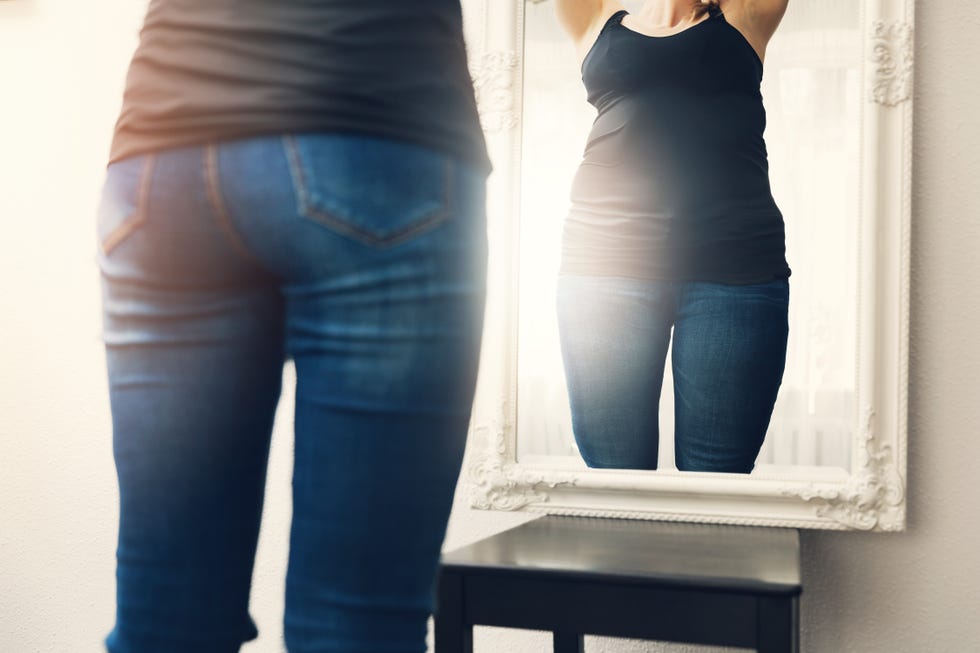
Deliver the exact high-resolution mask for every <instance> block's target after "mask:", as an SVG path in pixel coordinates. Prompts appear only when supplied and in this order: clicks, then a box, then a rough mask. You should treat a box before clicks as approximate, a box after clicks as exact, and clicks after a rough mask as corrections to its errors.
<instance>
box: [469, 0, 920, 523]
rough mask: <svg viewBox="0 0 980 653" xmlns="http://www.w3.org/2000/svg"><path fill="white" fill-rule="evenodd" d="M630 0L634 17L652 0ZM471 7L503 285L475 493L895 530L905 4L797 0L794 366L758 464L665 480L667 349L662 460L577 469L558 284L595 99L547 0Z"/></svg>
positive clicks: (776, 101) (787, 102)
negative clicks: (651, 464) (652, 464)
mask: <svg viewBox="0 0 980 653" xmlns="http://www.w3.org/2000/svg"><path fill="white" fill-rule="evenodd" d="M623 4H624V5H625V7H626V9H627V10H628V11H630V12H634V11H636V10H637V9H638V8H639V6H640V5H642V4H643V0H626V1H624V2H623ZM505 5H506V6H505ZM464 9H466V10H467V11H466V15H467V16H468V20H469V23H470V32H471V33H473V32H477V33H480V34H482V36H481V37H480V44H479V45H480V48H479V49H478V51H477V52H476V53H475V54H476V56H475V57H474V55H473V54H471V59H473V60H474V62H475V63H474V77H475V81H476V87H477V91H478V100H479V101H480V107H481V114H483V115H484V118H485V128H486V127H487V126H488V124H489V125H491V126H490V127H489V128H488V139H489V141H490V145H491V153H492V155H493V157H494V163H495V169H496V173H495V175H494V178H492V180H491V219H492V223H493V224H494V226H493V227H492V228H491V232H492V233H491V237H492V239H493V240H492V245H491V246H492V249H491V284H493V283H494V281H497V282H498V283H499V286H498V288H501V289H506V290H503V291H501V292H499V293H498V294H497V295H496V296H494V297H492V298H491V302H490V305H488V330H487V333H486V337H487V338H489V341H488V342H486V343H485V352H484V372H482V373H481V374H483V376H482V380H481V388H480V389H479V390H478V397H477V408H478V410H477V413H476V416H475V418H474V435H475V436H476V439H477V441H478V445H477V447H476V448H475V453H474V455H473V456H471V459H472V460H471V465H470V479H471V482H472V487H473V497H474V499H473V501H472V503H473V505H475V506H478V507H487V508H498V509H501V508H502V509H527V510H538V511H544V512H551V513H559V514H607V515H619V516H632V517H642V518H653V519H696V520H698V521H727V522H731V523H759V524H773V525H789V524H793V525H798V526H802V527H819V528H865V529H879V530H896V529H900V528H902V526H903V524H904V480H903V479H904V452H905V400H904V397H905V393H906V390H905V387H906V386H905V383H906V382H905V378H906V376H905V375H906V370H907V349H906V342H907V323H908V317H907V283H908V281H907V275H908V251H907V247H908V243H907V241H908V220H909V211H908V195H909V191H908V187H909V176H910V172H909V169H908V168H909V167H908V165H907V163H908V161H909V157H910V149H909V137H908V134H909V133H910V125H911V100H910V96H911V56H912V54H911V53H912V49H911V42H912V41H911V20H912V3H911V2H910V1H909V2H905V1H904V0H901V1H900V0H893V1H891V2H888V1H877V2H873V1H872V0H863V1H860V2H855V1H854V0H790V3H789V7H788V10H787V13H786V15H785V16H784V18H783V20H782V22H781V24H780V26H779V28H778V30H777V31H776V33H775V35H774V36H773V38H772V40H771V41H770V42H769V44H768V47H767V50H766V56H765V63H764V74H763V81H762V87H761V92H762V96H763V101H764V105H765V110H766V128H765V142H766V147H767V150H768V163H769V181H770V185H771V189H772V195H773V198H774V200H775V202H776V204H777V205H778V207H779V209H780V210H781V212H782V215H783V218H784V222H785V232H786V259H787V261H788V262H789V265H790V267H791V268H792V276H791V277H790V279H789V284H790V288H791V299H790V302H789V317H788V321H789V338H788V343H787V353H786V365H785V370H784V372H783V375H782V380H781V385H780V387H779V392H778V396H777V399H776V402H775V407H774V409H773V411H772V416H771V420H770V421H769V425H768V430H767V432H766V434H765V440H764V443H763V444H762V447H761V451H760V452H759V454H758V457H757V459H756V464H755V468H754V470H753V471H752V473H751V474H717V473H704V472H679V471H677V468H676V466H675V465H674V459H675V455H674V454H675V452H674V446H673V444H674V442H673V431H674V423H673V422H674V393H673V385H674V384H673V378H672V374H671V365H670V353H668V355H667V361H668V362H667V364H666V365H665V372H664V380H663V386H662V391H661V395H660V398H659V410H658V411H657V413H658V416H659V429H660V437H659V443H658V447H657V448H658V450H659V456H658V458H659V464H658V465H657V469H656V471H648V470H646V469H643V470H639V469H593V468H589V467H588V466H587V465H586V463H585V461H584V460H583V456H582V455H581V453H580V451H579V450H578V447H577V445H576V439H575V437H574V435H575V434H574V433H573V429H572V419H571V411H570V408H569V394H568V385H567V375H566V371H565V369H564V367H565V361H563V355H562V345H561V338H560V332H559V325H558V318H557V310H556V294H557V290H558V288H557V286H558V279H559V267H560V262H561V254H562V251H561V250H562V248H561V244H562V230H563V226H564V223H565V220H566V218H567V216H568V214H569V208H570V200H569V196H570V190H571V186H572V180H573V177H574V176H575V174H576V170H577V169H578V166H579V164H580V162H581V161H582V158H583V150H584V147H585V143H586V139H587V137H588V135H589V132H590V129H591V126H592V122H593V120H594V119H595V117H596V109H595V108H594V107H593V106H591V105H590V104H588V102H587V101H586V91H585V87H584V85H583V82H582V78H581V71H580V69H579V60H578V57H577V55H576V53H575V50H574V47H573V45H572V43H571V40H570V39H569V38H568V36H567V35H566V34H565V32H564V31H563V30H562V28H561V27H560V25H559V23H558V20H557V17H556V15H555V9H554V6H553V2H551V0H526V1H523V0H515V1H514V3H513V4H510V3H505V2H501V3H500V4H499V5H498V4H495V3H489V2H482V3H480V2H478V1H477V0H473V1H471V2H468V3H467V2H464ZM473 17H475V18H473ZM474 25H476V26H477V27H476V28H474ZM508 39H513V41H512V43H513V45H514V49H513V51H510V50H508V49H507V45H509V43H508ZM501 46H503V47H501ZM488 117H489V118H490V119H491V120H487V118H488ZM510 118H512V120H510ZM511 126H513V127H511ZM494 198H496V200H495V199H494ZM498 202H499V203H498ZM495 204H496V206H495ZM497 216H499V217H497ZM492 287H493V286H492ZM498 302H499V303H498ZM494 317H496V318H497V320H498V321H494ZM498 325H499V330H498ZM501 355H504V357H505V358H506V359H507V362H506V364H505V365H501V364H499V363H498V361H499V359H500V357H501ZM488 361H489V362H488ZM487 367H489V368H490V369H486V368H487ZM651 401H653V400H651ZM500 406H503V411H502V413H501V412H500ZM648 408H649V407H648ZM481 416H482V417H481Z"/></svg>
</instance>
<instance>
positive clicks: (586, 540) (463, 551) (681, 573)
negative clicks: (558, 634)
mask: <svg viewBox="0 0 980 653" xmlns="http://www.w3.org/2000/svg"><path fill="white" fill-rule="evenodd" d="M442 564H443V567H444V568H446V569H458V570H469V571H474V570H479V569H483V570H487V571H494V572H496V573H505V574H516V575H522V574H523V575H526V574H534V575H541V574H544V575H552V576H561V577H566V578H569V577H574V578H579V579H589V578H591V579H595V580H598V579H600V578H601V579H606V580H614V581H620V582H642V583H646V584H659V585H675V586H676V585H680V586H687V587H695V588H706V589H728V590H733V591H750V592H755V593H760V594H798V593H799V592H800V587H801V584H800V545H799V533H798V532H797V531H796V530H793V529H782V528H758V527H750V526H725V525H716V524H684V523H672V522H670V523H668V522H651V521H639V520H626V519H608V518H592V517H563V516H547V517H542V518H540V519H536V520H534V521H531V522H528V523H525V524H522V525H520V526H517V527H516V528H512V529H510V530H506V531H503V532H501V533H498V534H496V535H493V536H491V537H489V538H487V539H485V540H481V541H479V542H476V543H474V544H470V545H469V546H464V547H462V548H460V549H456V550H455V551H451V552H448V553H445V554H443V557H442Z"/></svg>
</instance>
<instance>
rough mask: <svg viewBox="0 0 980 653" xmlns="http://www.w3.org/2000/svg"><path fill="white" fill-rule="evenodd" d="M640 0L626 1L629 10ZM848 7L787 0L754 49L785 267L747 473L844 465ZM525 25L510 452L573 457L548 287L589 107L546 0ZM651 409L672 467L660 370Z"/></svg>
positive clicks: (852, 245) (849, 303)
mask: <svg viewBox="0 0 980 653" xmlns="http://www.w3.org/2000/svg"><path fill="white" fill-rule="evenodd" d="M642 4H643V0H633V1H631V2H624V6H625V7H626V8H627V10H630V11H631V12H633V11H635V10H637V9H639V7H640V6H641V5H642ZM860 8H861V7H860V4H859V3H855V2H854V1H853V0H793V1H792V2H790V4H789V9H788V10H787V13H786V15H785V16H784V18H783V21H782V22H781V24H780V27H779V29H778V30H777V31H776V33H775V35H774V37H773V39H772V40H771V41H770V43H769V46H768V49H767V52H766V61H765V69H764V75H763V83H762V95H763V99H764V103H765V108H766V115H767V126H766V131H765V138H766V144H767V147H768V151H769V157H768V158H769V165H770V175H769V176H770V180H771V186H772V193H773V196H774V198H775V199H776V203H777V205H778V206H779V207H780V209H781V210H782V213H783V215H784V221H785V225H786V249H787V252H786V258H787V260H788V261H789V263H790V267H791V268H792V270H793V274H792V276H791V278H790V286H791V296H792V300H791V301H790V312H789V325H790V327H789V334H790V335H789V341H788V346H787V355H786V366H785V372H784V374H783V378H782V384H781V387H780V389H779V394H778V399H777V401H776V404H775V409H774V411H773V414H772V419H771V420H770V422H769V430H768V433H767V434H766V437H765V444H764V445H763V447H762V450H761V452H760V453H759V457H758V461H757V466H756V470H755V471H756V473H763V474H764V473H765V472H766V471H767V467H769V466H771V465H782V466H827V467H837V468H847V467H848V466H849V464H850V458H851V451H850V446H851V443H852V440H853V435H854V433H853V429H854V422H855V420H854V416H855V413H856V411H855V402H856V395H855V386H854V383H855V379H856V359H855V354H856V341H855V336H856V333H855V329H854V325H855V316H856V310H857V285H856V279H857V251H856V242H857V236H858V231H857V219H856V218H857V216H858V215H859V212H860V205H859V196H858V179H859V177H860V175H859V168H858V163H859V150H860V142H861V134H860V125H861V116H860V111H861V103H860V101H859V98H860V94H861V71H862V51H861V45H862V31H861V16H860ZM524 26H525V27H524V89H525V90H524V97H523V112H522V115H523V129H522V147H521V153H522V155H521V156H522V167H521V168H522V172H521V180H520V187H521V195H520V216H521V217H520V227H519V229H520V235H519V243H520V261H519V266H520V270H521V273H520V281H519V291H518V292H519V300H518V302H519V303H518V329H519V331H518V358H517V359H518V374H517V388H518V397H517V404H518V413H517V415H518V421H517V433H518V437H517V444H518V451H517V457H518V460H519V461H522V462H523V461H528V462H546V461H549V460H551V459H557V460H555V461H554V462H557V463H559V464H560V463H563V462H568V463H572V461H573V460H581V455H580V454H579V451H578V449H577V447H576V443H575V438H574V437H573V432H572V422H571V413H570V410H569V398H568V392H567V377H566V371H565V370H564V369H563V361H562V355H561V352H560V346H559V344H560V337H559V329H558V321H557V319H556V310H555V305H556V299H555V297H556V291H557V289H556V285H557V283H556V282H557V279H558V269H559V259H560V256H561V246H560V245H561V239H562V226H563V223H564V221H565V218H566V216H567V215H568V207H569V199H568V196H569V188H570V186H571V184H572V178H573V177H574V175H575V172H576V169H577V167H578V164H579V162H580V161H581V160H582V150H583V147H584V144H585V142H586V137H587V136H588V134H589V129H590V125H591V123H592V120H593V119H594V118H595V115H596V110H595V109H594V108H593V107H592V106H591V105H589V104H588V103H587V102H586V95H585V89H584V86H583V83H582V80H581V76H580V73H579V70H578V61H577V55H576V53H575V51H574V48H573V46H572V43H571V40H570V39H569V38H568V36H567V35H566V33H565V32H564V30H563V29H562V28H561V26H560V25H559V23H558V20H557V17H556V14H555V9H554V3H553V2H529V3H528V4H527V6H526V8H525V18H524ZM718 119H719V120H725V119H726V117H725V116H718ZM644 353H649V352H646V351H644ZM667 360H668V361H669V360H670V354H669V353H668V355H667ZM588 380H591V381H594V382H595V381H598V379H588ZM610 382H613V383H614V381H610ZM586 403H588V402H586ZM659 417H660V420H659V421H660V438H659V444H660V447H659V449H660V453H659V461H660V465H659V466H658V468H659V469H672V468H674V469H676V467H675V465H674V451H673V431H674V393H673V378H672V373H671V365H670V364H667V365H666V366H665V374H664V383H663V389H662V392H661V396H660V406H659ZM652 437H653V436H652ZM566 459H569V460H566ZM583 465H584V462H583Z"/></svg>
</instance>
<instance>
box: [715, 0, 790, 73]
mask: <svg viewBox="0 0 980 653" xmlns="http://www.w3.org/2000/svg"><path fill="white" fill-rule="evenodd" d="M788 5H789V0H720V3H719V6H720V7H721V10H722V11H723V12H724V14H725V20H726V21H728V23H729V24H731V25H732V26H733V27H735V28H736V29H737V30H738V31H739V32H741V33H742V35H743V36H744V37H745V39H746V40H747V41H748V42H749V45H751V46H752V48H753V49H754V50H755V51H756V54H758V55H759V59H765V52H766V46H767V45H769V40H770V39H771V38H772V35H773V34H775V33H776V29H777V28H778V27H779V23H780V21H782V19H783V15H784V14H785V13H786V8H787V6H788Z"/></svg>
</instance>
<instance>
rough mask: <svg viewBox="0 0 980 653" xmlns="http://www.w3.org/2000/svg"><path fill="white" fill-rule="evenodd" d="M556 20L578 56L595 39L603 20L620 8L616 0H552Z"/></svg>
mask: <svg viewBox="0 0 980 653" xmlns="http://www.w3.org/2000/svg"><path fill="white" fill-rule="evenodd" d="M554 3H555V13H556V14H557V15H558V21H559V22H560V23H561V25H562V27H564V28H565V31H566V32H567V33H568V35H569V36H571V37H572V40H573V41H574V42H575V47H576V49H577V50H578V52H579V55H580V56H584V55H585V52H586V51H587V50H588V49H589V47H590V46H591V45H592V41H594V40H595V37H596V33H597V32H598V31H599V29H600V27H601V26H602V23H603V21H604V20H605V19H606V18H608V17H609V16H610V15H611V14H613V13H614V12H616V11H618V10H619V9H622V5H621V4H620V3H619V1H618V0H554Z"/></svg>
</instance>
